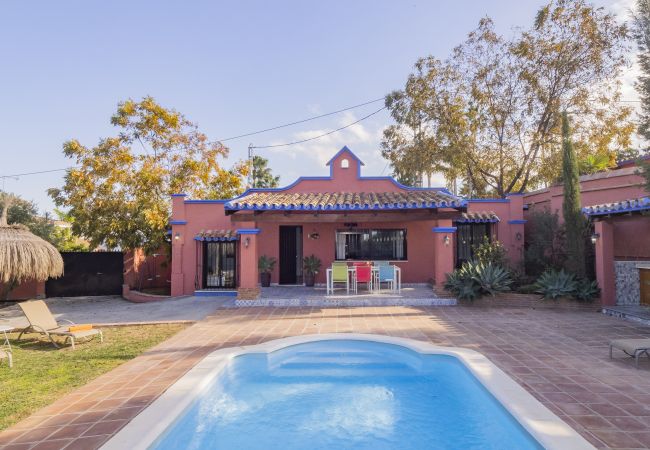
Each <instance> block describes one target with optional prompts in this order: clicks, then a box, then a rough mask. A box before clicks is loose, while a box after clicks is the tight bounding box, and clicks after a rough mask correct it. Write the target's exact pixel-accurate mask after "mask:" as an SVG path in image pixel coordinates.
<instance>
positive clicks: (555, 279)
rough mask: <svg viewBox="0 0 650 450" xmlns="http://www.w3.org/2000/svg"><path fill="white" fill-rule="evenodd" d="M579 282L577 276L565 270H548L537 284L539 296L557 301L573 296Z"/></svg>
mask: <svg viewBox="0 0 650 450" xmlns="http://www.w3.org/2000/svg"><path fill="white" fill-rule="evenodd" d="M577 286H578V282H577V281H576V277H575V275H573V274H572V273H567V272H565V271H564V270H560V271H559V272H558V271H556V270H547V271H546V272H544V273H543V274H542V275H541V276H540V277H539V278H538V279H537V281H536V282H535V287H536V290H535V292H536V293H538V294H542V296H543V297H544V298H550V299H553V300H556V299H558V298H560V297H569V296H573V295H574V294H575V292H576V288H577Z"/></svg>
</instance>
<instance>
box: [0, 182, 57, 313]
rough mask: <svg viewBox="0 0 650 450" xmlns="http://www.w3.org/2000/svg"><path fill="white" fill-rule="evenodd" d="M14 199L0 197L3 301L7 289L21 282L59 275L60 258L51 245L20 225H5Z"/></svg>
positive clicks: (1, 286) (1, 291) (0, 255)
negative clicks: (0, 206)
mask: <svg viewBox="0 0 650 450" xmlns="http://www.w3.org/2000/svg"><path fill="white" fill-rule="evenodd" d="M14 198H15V197H14V196H13V195H11V194H7V193H2V194H0V200H2V213H1V214H0V300H6V299H7V297H9V293H10V292H11V290H12V289H14V288H15V287H16V286H17V285H19V284H20V283H22V282H24V281H29V280H35V281H45V280H47V279H48V278H57V277H60V276H61V275H63V258H61V254H60V253H59V252H58V250H57V249H56V248H55V247H54V246H53V245H52V244H50V243H49V242H47V241H45V240H43V239H41V238H40V237H38V236H36V235H34V234H32V233H31V232H30V231H29V230H28V229H27V227H26V226H24V225H20V224H12V225H9V224H8V223H7V214H8V211H9V207H10V206H11V203H12V202H13V201H14Z"/></svg>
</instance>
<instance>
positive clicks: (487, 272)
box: [471, 262, 513, 296]
mask: <svg viewBox="0 0 650 450" xmlns="http://www.w3.org/2000/svg"><path fill="white" fill-rule="evenodd" d="M471 265H472V266H473V267H472V272H473V274H472V279H473V280H474V281H475V282H476V283H477V284H478V285H479V286H480V288H481V291H482V292H483V293H485V294H490V295H492V296H494V295H495V294H497V293H499V292H505V291H509V290H510V285H511V284H512V281H513V280H512V277H511V276H510V272H509V271H508V270H507V269H505V268H504V267H502V266H498V265H495V264H493V263H487V264H486V263H481V262H479V263H471Z"/></svg>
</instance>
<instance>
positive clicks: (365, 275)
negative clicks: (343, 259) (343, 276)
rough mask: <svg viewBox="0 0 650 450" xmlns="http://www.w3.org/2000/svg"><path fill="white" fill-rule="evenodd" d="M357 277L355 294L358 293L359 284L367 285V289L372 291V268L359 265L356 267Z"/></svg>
mask: <svg viewBox="0 0 650 450" xmlns="http://www.w3.org/2000/svg"><path fill="white" fill-rule="evenodd" d="M355 269H356V272H357V276H356V277H355V283H354V292H357V285H358V284H359V283H366V288H367V289H368V290H369V291H372V267H371V266H369V265H368V264H365V265H358V266H356V267H355Z"/></svg>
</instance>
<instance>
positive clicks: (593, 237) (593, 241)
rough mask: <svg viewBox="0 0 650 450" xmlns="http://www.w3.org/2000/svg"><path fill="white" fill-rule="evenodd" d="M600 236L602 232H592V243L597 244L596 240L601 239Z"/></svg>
mask: <svg viewBox="0 0 650 450" xmlns="http://www.w3.org/2000/svg"><path fill="white" fill-rule="evenodd" d="M599 238H600V234H598V233H594V234H592V235H591V243H592V244H596V242H598V239H599Z"/></svg>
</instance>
